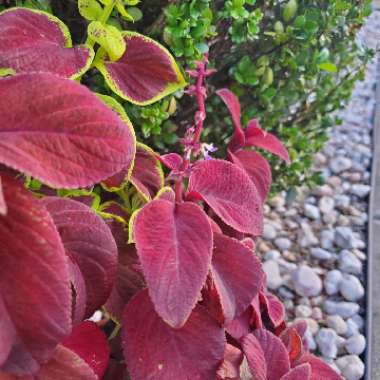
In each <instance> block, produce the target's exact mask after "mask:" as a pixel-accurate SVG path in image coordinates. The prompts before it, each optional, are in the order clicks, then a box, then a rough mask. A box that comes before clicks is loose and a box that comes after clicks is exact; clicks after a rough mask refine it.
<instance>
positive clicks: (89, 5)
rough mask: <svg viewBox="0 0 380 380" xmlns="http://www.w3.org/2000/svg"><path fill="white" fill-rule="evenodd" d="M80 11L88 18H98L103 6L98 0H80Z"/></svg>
mask: <svg viewBox="0 0 380 380" xmlns="http://www.w3.org/2000/svg"><path fill="white" fill-rule="evenodd" d="M78 9H79V13H80V14H81V16H82V17H84V18H85V19H86V20H89V21H94V20H98V19H99V17H100V15H101V14H102V12H103V8H102V7H101V5H100V4H99V3H98V2H97V1H96V0H78Z"/></svg>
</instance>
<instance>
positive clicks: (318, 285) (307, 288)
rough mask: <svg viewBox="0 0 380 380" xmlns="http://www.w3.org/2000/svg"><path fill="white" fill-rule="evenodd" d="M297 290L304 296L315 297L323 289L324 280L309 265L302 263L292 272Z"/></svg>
mask: <svg viewBox="0 0 380 380" xmlns="http://www.w3.org/2000/svg"><path fill="white" fill-rule="evenodd" d="M292 279H293V284H294V289H295V291H296V292H297V293H298V294H299V295H300V296H304V297H315V296H317V295H319V294H320V293H321V291H322V281H321V279H320V278H319V276H318V275H317V274H316V273H315V271H314V270H313V269H311V268H310V267H309V266H307V265H301V266H300V267H298V268H297V269H296V270H295V271H294V272H293V273H292Z"/></svg>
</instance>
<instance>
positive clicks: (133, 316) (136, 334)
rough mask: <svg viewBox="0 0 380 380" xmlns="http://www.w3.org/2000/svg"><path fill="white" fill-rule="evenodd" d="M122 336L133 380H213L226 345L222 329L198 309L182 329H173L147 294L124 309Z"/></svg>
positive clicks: (141, 294)
mask: <svg viewBox="0 0 380 380" xmlns="http://www.w3.org/2000/svg"><path fill="white" fill-rule="evenodd" d="M122 335H123V348H124V355H125V359H126V362H127V367H128V371H129V373H130V374H131V377H132V379H133V380H148V379H154V380H169V379H170V380H171V379H173V380H174V379H175V380H188V379H191V380H215V377H216V371H217V369H218V367H219V364H220V363H221V361H222V359H223V355H224V348H225V344H226V342H225V336H224V331H223V329H222V328H221V327H220V326H219V325H218V323H217V322H216V321H214V320H213V319H212V318H211V317H210V316H209V315H208V313H207V312H206V311H205V310H204V309H203V308H202V307H201V306H197V307H196V308H195V309H194V311H193V312H192V314H191V316H190V318H189V319H188V320H187V322H186V324H185V325H184V326H183V327H182V328H181V329H172V328H171V327H170V326H168V325H167V324H166V323H165V322H164V321H162V319H161V318H160V317H159V316H158V315H157V314H156V312H155V311H154V308H153V305H152V302H151V301H150V299H149V295H148V292H147V291H146V290H144V291H141V292H140V293H139V294H137V295H136V296H135V297H134V298H133V299H132V300H131V301H130V302H129V304H128V305H127V307H126V309H125V312H124V318H123V329H122Z"/></svg>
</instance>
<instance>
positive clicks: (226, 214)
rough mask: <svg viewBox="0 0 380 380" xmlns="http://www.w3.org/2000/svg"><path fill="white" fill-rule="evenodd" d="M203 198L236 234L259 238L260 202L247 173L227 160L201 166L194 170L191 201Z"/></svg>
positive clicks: (189, 189)
mask: <svg viewBox="0 0 380 380" xmlns="http://www.w3.org/2000/svg"><path fill="white" fill-rule="evenodd" d="M192 196H194V197H195V198H197V197H198V198H202V199H203V200H204V201H205V202H206V203H207V204H208V205H209V206H210V207H211V208H212V209H213V210H214V212H215V213H216V214H217V215H218V216H219V217H220V218H221V219H222V220H223V221H224V222H225V223H226V224H227V225H229V226H231V227H232V228H234V229H235V230H237V231H240V232H244V233H248V234H253V235H260V233H261V231H262V223H263V222H262V220H263V210H262V202H261V198H260V196H259V194H258V192H257V190H256V187H255V185H254V184H253V183H252V182H251V180H250V179H249V177H248V175H247V173H246V172H245V171H244V170H243V169H241V168H239V167H238V166H236V165H234V164H232V163H230V162H228V161H224V160H207V161H201V162H199V163H198V164H197V165H196V166H195V167H194V169H193V171H192V173H191V175H190V179H189V187H188V197H190V198H191V197H192Z"/></svg>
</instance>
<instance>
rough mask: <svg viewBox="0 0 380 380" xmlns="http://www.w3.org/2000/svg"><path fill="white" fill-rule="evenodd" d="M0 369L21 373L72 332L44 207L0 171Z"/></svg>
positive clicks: (56, 242) (62, 260) (62, 263)
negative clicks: (4, 209)
mask: <svg viewBox="0 0 380 380" xmlns="http://www.w3.org/2000/svg"><path fill="white" fill-rule="evenodd" d="M2 185H3V191H4V197H5V201H6V203H7V206H8V213H7V215H6V216H0V309H1V312H0V326H1V329H0V331H1V332H0V337H1V338H2V339H0V352H1V353H0V371H5V372H9V373H13V374H16V375H23V374H27V373H30V372H35V371H37V370H38V368H39V364H41V363H44V362H46V361H47V360H48V359H49V358H50V357H51V355H52V354H53V352H54V349H55V347H56V346H57V344H58V343H59V342H60V341H61V340H62V339H63V338H64V337H65V336H66V335H68V334H69V333H70V329H71V315H70V310H71V290H70V283H69V269H68V266H67V263H66V255H65V252H64V248H63V245H62V242H61V239H60V237H59V235H58V233H57V230H56V228H55V226H54V223H53V220H52V219H51V217H50V215H49V214H48V212H47V211H46V210H45V209H44V208H43V207H41V204H40V203H39V201H38V200H37V199H35V198H34V197H33V196H32V194H31V193H29V192H28V191H27V190H26V189H25V188H24V187H23V185H22V184H20V183H19V182H18V181H16V180H14V179H12V178H10V177H8V176H3V175H2Z"/></svg>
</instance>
